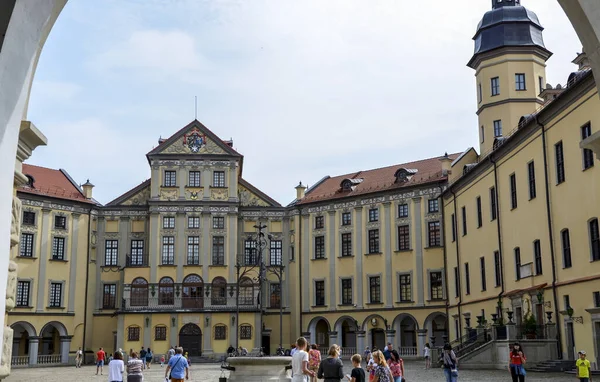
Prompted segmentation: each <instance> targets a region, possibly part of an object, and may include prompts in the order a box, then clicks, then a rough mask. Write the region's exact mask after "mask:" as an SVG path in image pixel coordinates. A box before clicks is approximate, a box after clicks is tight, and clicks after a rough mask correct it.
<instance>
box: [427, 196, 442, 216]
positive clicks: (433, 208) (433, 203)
mask: <svg viewBox="0 0 600 382" xmlns="http://www.w3.org/2000/svg"><path fill="white" fill-rule="evenodd" d="M428 210H429V213H433V212H440V201H439V199H429V201H428Z"/></svg>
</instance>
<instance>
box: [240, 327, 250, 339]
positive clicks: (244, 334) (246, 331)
mask: <svg viewBox="0 0 600 382" xmlns="http://www.w3.org/2000/svg"><path fill="white" fill-rule="evenodd" d="M251 339H252V326H251V325H248V324H242V325H240V340H251Z"/></svg>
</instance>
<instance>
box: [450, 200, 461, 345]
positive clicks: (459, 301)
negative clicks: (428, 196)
mask: <svg viewBox="0 0 600 382" xmlns="http://www.w3.org/2000/svg"><path fill="white" fill-rule="evenodd" d="M450 192H451V193H452V203H453V204H454V221H452V225H453V226H454V227H453V230H454V236H455V237H454V238H455V240H454V246H455V247H456V270H457V271H458V274H457V276H458V280H456V282H457V283H458V305H457V306H458V322H459V325H458V334H459V337H458V338H460V340H461V343H462V338H463V333H462V308H461V306H462V278H461V274H460V273H461V272H460V246H459V245H458V237H459V236H460V235H459V234H458V224H456V222H457V221H458V210H457V207H456V193H454V190H451V191H450Z"/></svg>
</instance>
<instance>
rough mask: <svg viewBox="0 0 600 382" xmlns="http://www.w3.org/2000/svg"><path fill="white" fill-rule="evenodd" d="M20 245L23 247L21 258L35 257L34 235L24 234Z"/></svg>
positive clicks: (20, 253)
mask: <svg viewBox="0 0 600 382" xmlns="http://www.w3.org/2000/svg"><path fill="white" fill-rule="evenodd" d="M20 245H21V251H20V252H19V255H20V256H23V257H33V234H32V233H22V234H21V243H20Z"/></svg>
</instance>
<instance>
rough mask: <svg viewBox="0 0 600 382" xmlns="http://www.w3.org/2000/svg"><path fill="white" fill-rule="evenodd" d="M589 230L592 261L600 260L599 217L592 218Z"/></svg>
mask: <svg viewBox="0 0 600 382" xmlns="http://www.w3.org/2000/svg"><path fill="white" fill-rule="evenodd" d="M589 230H590V246H591V250H592V261H597V260H600V232H598V219H592V220H590V222H589Z"/></svg>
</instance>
